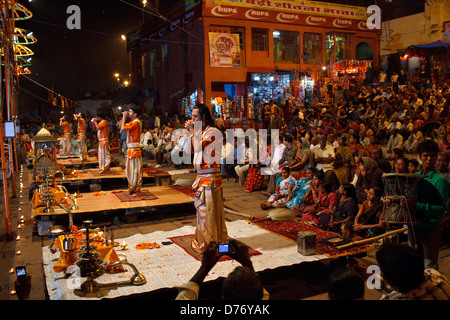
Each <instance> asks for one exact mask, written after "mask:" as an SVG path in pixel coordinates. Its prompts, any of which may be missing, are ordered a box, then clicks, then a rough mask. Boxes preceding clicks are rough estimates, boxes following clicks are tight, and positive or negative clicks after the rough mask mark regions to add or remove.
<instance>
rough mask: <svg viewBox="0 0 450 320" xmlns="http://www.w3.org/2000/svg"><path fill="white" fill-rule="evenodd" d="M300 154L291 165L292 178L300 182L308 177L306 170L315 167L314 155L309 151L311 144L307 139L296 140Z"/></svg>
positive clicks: (298, 153)
mask: <svg viewBox="0 0 450 320" xmlns="http://www.w3.org/2000/svg"><path fill="white" fill-rule="evenodd" d="M296 144H297V148H298V152H297V155H296V156H295V158H294V160H293V161H292V162H291V163H290V164H289V168H290V169H291V172H293V173H292V176H293V177H294V178H295V179H296V180H298V179H300V178H304V177H305V175H306V169H308V168H311V167H313V166H314V154H313V152H312V151H311V149H309V143H308V140H306V138H300V139H297V140H296Z"/></svg>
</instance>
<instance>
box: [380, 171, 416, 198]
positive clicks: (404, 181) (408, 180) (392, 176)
mask: <svg viewBox="0 0 450 320" xmlns="http://www.w3.org/2000/svg"><path fill="white" fill-rule="evenodd" d="M382 178H383V183H384V191H385V193H386V195H387V196H388V197H393V198H399V199H401V197H406V196H412V195H414V193H415V191H416V186H417V181H419V179H420V176H419V175H418V174H415V173H384V174H383V176H382Z"/></svg>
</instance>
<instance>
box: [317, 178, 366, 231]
mask: <svg viewBox="0 0 450 320" xmlns="http://www.w3.org/2000/svg"><path fill="white" fill-rule="evenodd" d="M339 192H340V195H339V196H338V198H337V200H336V204H335V207H334V208H333V211H332V213H331V214H330V215H324V216H323V219H321V223H322V225H323V227H324V228H329V229H331V230H332V231H335V232H339V233H341V234H342V235H343V236H347V233H345V229H347V228H350V227H351V226H353V222H354V220H355V216H356V214H357V212H358V204H357V202H356V192H355V187H354V186H353V185H352V184H351V183H346V184H344V185H341V186H340V187H339ZM325 218H328V219H325Z"/></svg>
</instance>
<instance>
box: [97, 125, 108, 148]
mask: <svg viewBox="0 0 450 320" xmlns="http://www.w3.org/2000/svg"><path fill="white" fill-rule="evenodd" d="M97 126H98V129H99V130H98V132H97V137H98V141H99V142H98V144H99V145H100V146H104V145H108V146H109V141H108V139H109V125H108V122H107V121H106V120H102V121H101V122H100V123H99V124H97ZM101 139H106V140H107V141H100V140H101Z"/></svg>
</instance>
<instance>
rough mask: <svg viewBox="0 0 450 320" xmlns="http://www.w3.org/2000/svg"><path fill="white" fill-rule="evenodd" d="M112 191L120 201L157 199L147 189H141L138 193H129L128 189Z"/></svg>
mask: <svg viewBox="0 0 450 320" xmlns="http://www.w3.org/2000/svg"><path fill="white" fill-rule="evenodd" d="M112 193H113V194H114V195H115V196H116V197H117V198H119V199H120V201H122V202H128V201H143V200H155V199H158V197H157V196H155V195H154V194H153V193H151V192H150V191H148V190H141V191H139V192H138V193H133V194H129V193H128V191H113V192H112Z"/></svg>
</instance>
